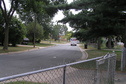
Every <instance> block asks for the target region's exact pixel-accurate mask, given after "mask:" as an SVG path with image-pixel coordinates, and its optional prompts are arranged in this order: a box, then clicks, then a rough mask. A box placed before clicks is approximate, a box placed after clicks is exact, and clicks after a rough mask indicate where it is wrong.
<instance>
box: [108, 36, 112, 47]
mask: <svg viewBox="0 0 126 84" xmlns="http://www.w3.org/2000/svg"><path fill="white" fill-rule="evenodd" d="M111 42H112V37H111V36H109V37H108V48H109V49H111V48H112V43H111Z"/></svg>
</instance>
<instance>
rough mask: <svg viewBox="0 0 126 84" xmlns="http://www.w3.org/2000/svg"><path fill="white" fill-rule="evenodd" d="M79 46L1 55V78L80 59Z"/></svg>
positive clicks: (62, 46)
mask: <svg viewBox="0 0 126 84" xmlns="http://www.w3.org/2000/svg"><path fill="white" fill-rule="evenodd" d="M81 56H82V53H81V51H80V49H79V47H77V46H70V45H69V44H60V45H57V46H53V47H48V48H43V49H37V50H33V51H28V52H22V53H15V54H7V55H0V77H5V76H10V75H14V74H19V73H24V72H29V71H33V70H38V69H41V68H48V67H51V66H56V65H60V64H64V63H69V62H73V61H76V60H78V59H80V58H81Z"/></svg>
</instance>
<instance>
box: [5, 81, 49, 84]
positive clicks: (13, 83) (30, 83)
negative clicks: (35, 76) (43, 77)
mask: <svg viewBox="0 0 126 84" xmlns="http://www.w3.org/2000/svg"><path fill="white" fill-rule="evenodd" d="M6 84H47V83H35V82H26V81H18V82H10V83H6Z"/></svg>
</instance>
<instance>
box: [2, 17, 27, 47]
mask: <svg viewBox="0 0 126 84" xmlns="http://www.w3.org/2000/svg"><path fill="white" fill-rule="evenodd" d="M0 18H1V20H0V42H1V44H2V45H3V42H4V35H5V33H4V22H3V17H2V16H1V15H0ZM9 29H10V31H9V43H11V44H12V46H16V44H17V43H20V42H21V41H22V39H23V38H24V37H25V35H26V29H25V26H24V25H23V24H22V22H21V21H19V20H18V19H17V18H16V17H13V18H12V20H11V22H10V25H9Z"/></svg>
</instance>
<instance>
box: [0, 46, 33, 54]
mask: <svg viewBox="0 0 126 84" xmlns="http://www.w3.org/2000/svg"><path fill="white" fill-rule="evenodd" d="M8 48H9V49H8V50H3V47H2V46H0V53H8V52H17V51H24V50H29V49H34V48H33V47H18V46H17V47H8Z"/></svg>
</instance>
